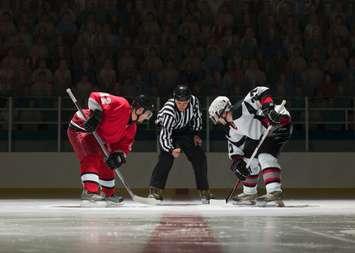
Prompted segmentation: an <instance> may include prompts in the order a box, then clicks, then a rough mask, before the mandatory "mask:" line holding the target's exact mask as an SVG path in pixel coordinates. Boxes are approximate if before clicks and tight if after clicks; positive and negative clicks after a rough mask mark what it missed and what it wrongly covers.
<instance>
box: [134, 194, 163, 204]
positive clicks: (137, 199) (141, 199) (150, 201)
mask: <svg viewBox="0 0 355 253" xmlns="http://www.w3.org/2000/svg"><path fill="white" fill-rule="evenodd" d="M132 199H133V201H135V202H138V203H142V204H146V205H152V206H153V205H159V204H161V203H162V201H161V200H157V199H153V198H144V197H140V196H137V195H134V196H133V197H132Z"/></svg>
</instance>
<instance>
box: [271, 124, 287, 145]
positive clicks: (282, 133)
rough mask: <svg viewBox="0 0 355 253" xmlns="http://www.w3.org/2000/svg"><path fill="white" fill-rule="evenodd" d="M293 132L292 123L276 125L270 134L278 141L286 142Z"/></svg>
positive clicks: (280, 142)
mask: <svg viewBox="0 0 355 253" xmlns="http://www.w3.org/2000/svg"><path fill="white" fill-rule="evenodd" d="M291 134H292V125H290V124H288V125H285V126H283V125H280V126H279V127H276V128H275V129H274V130H273V131H272V132H271V134H270V136H271V138H273V139H274V140H275V142H276V143H279V144H284V143H286V142H287V141H288V140H289V139H290V136H291Z"/></svg>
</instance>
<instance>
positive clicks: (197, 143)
mask: <svg viewBox="0 0 355 253" xmlns="http://www.w3.org/2000/svg"><path fill="white" fill-rule="evenodd" d="M194 144H195V146H201V145H202V139H201V138H200V136H198V135H195V136H194Z"/></svg>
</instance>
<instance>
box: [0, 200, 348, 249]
mask: <svg viewBox="0 0 355 253" xmlns="http://www.w3.org/2000/svg"><path fill="white" fill-rule="evenodd" d="M285 204H286V207H285V208H278V207H266V208H263V207H238V206H233V205H226V204H225V202H224V200H213V201H212V203H211V205H200V203H199V202H198V201H189V200H187V201H167V202H164V203H163V205H160V206H147V205H144V204H137V203H134V202H132V201H125V202H124V204H123V205H122V206H119V207H116V208H80V201H79V200H70V199H45V200H44V199H32V200H30V199H26V200H22V199H11V200H0V252H1V253H2V252H53V253H56V252H83V253H84V252H85V253H91V252H100V253H112V252H123V253H125V252H127V253H128V252H130V253H135V252H137V253H140V252H143V253H147V252H202V251H203V252H216V253H218V252H291V253H293V252H312V253H314V252H322V253H325V252H332V253H337V252H352V253H354V252H355V200H286V201H285Z"/></svg>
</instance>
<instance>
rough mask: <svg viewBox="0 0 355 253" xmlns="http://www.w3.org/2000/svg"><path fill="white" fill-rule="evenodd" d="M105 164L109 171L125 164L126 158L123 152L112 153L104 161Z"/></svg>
mask: <svg viewBox="0 0 355 253" xmlns="http://www.w3.org/2000/svg"><path fill="white" fill-rule="evenodd" d="M105 162H106V165H107V166H108V167H110V168H111V169H117V168H119V167H121V165H122V164H124V163H126V157H125V154H124V153H123V152H113V153H111V154H110V155H109V156H108V157H107V158H106V159H105Z"/></svg>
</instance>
